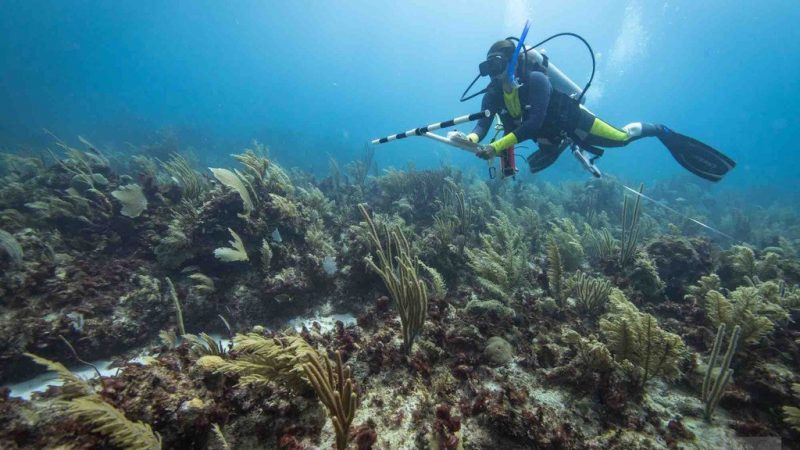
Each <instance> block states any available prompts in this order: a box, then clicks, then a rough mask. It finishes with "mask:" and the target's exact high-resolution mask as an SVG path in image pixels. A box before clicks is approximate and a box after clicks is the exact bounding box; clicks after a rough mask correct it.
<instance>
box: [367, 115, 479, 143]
mask: <svg viewBox="0 0 800 450" xmlns="http://www.w3.org/2000/svg"><path fill="white" fill-rule="evenodd" d="M491 115H492V113H491V111H489V110H488V109H487V110H485V111H481V112H476V113H474V114H469V115H466V116H461V117H456V118H455V119H450V120H445V121H444V122H438V123H432V124H430V125H428V126H426V127H419V128H414V129H412V130H408V131H405V132H403V133H399V134H393V135H391V136H386V137H382V138H380V139H375V140H373V141H372V143H373V144H385V143H386V142H391V141H395V140H397V139H403V138H407V137H409V136H423V135H425V133H427V132H429V131H434V130H438V129H440V128H448V127H452V126H455V125H459V124H462V123H464V122H472V121H473V120H478V119H481V118H484V117H489V116H491Z"/></svg>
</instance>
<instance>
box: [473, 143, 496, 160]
mask: <svg viewBox="0 0 800 450" xmlns="http://www.w3.org/2000/svg"><path fill="white" fill-rule="evenodd" d="M475 156H477V157H478V158H480V159H486V160H489V159H492V158H493V157H494V156H495V152H494V149H493V148H492V147H491V146H489V145H479V146H478V151H477V152H475Z"/></svg>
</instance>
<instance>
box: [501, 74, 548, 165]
mask: <svg viewBox="0 0 800 450" xmlns="http://www.w3.org/2000/svg"><path fill="white" fill-rule="evenodd" d="M525 83H526V84H527V95H528V97H527V98H524V99H520V102H521V103H522V104H523V105H526V107H528V109H527V111H526V112H525V116H526V117H525V120H524V121H523V122H522V124H521V125H520V126H519V127H517V128H516V129H515V130H514V131H512V132H511V133H506V135H505V136H503V137H502V138H501V139H498V140H496V141H494V142H493V143H492V144H491V145H492V147H493V148H494V151H495V152H496V153H498V154H499V153H501V152H502V151H504V150H506V149H507V148H509V147H511V146H512V145H514V144H516V143H518V142H522V141H525V140H528V139H533V138H534V137H536V134H537V133H538V132H539V129H540V128H541V127H542V124H543V123H544V118H545V116H546V115H547V105H548V104H550V92H552V90H553V86H552V84H550V80H549V79H548V78H547V75H545V74H543V73H541V72H530V73H529V74H528V76H527V77H526V80H525Z"/></svg>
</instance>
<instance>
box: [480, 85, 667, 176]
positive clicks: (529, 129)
mask: <svg viewBox="0 0 800 450" xmlns="http://www.w3.org/2000/svg"><path fill="white" fill-rule="evenodd" d="M520 82H521V83H522V86H521V87H519V88H518V90H517V91H516V92H512V93H511V94H506V93H504V92H503V88H502V85H501V83H500V82H499V81H496V80H493V81H492V82H491V83H490V84H489V87H488V90H487V91H486V94H484V96H483V101H482V103H481V107H482V109H484V110H486V109H488V110H490V111H492V112H495V113H497V114H499V115H500V120H501V121H502V123H503V126H504V128H505V131H504V133H505V134H508V133H514V135H515V136H516V141H517V142H522V141H524V140H526V139H533V140H535V141H536V143H537V144H538V146H539V152H543V153H541V154H540V155H539V156H542V157H541V158H536V160H537V163H536V164H534V163H533V162H532V161H531V159H529V163H530V164H531V170H533V171H534V172H538V171H539V170H542V169H544V168H545V167H547V166H549V165H550V164H552V163H553V162H555V160H556V158H557V157H558V155H559V153H560V150H563V148H564V147H563V146H560V145H559V144H560V143H561V138H562V137H563V136H564V134H565V135H566V137H569V138H570V139H572V141H573V142H575V143H576V144H578V145H579V146H581V147H582V148H586V149H588V150H589V151H593V150H594V151H593V152H597V150H596V149H592V147H595V146H597V147H622V146H624V145H627V144H628V143H630V142H633V141H634V140H636V139H639V138H642V137H646V136H658V135H659V134H661V133H662V132H663V127H662V126H661V125H653V124H641V128H638V124H637V127H633V128H631V129H628V128H629V127H631V126H630V125H629V126H628V127H626V130H628V131H623V130H621V129H619V128H616V127H614V126H611V125H609V124H608V123H606V122H604V121H602V120H600V119H599V118H597V117H596V116H595V115H594V114H592V113H591V112H589V111H588V110H587V109H585V108H583V107H581V106H580V105H579V103H578V102H577V101H576V100H575V99H573V98H571V97H569V96H568V95H566V94H563V93H561V92H559V91H556V90H555V89H553V86H552V84H551V83H550V80H549V79H548V78H547V75H545V74H544V73H542V72H538V71H529V72H528V73H527V74H524V75H523V76H522V77H521V79H520ZM493 119H494V116H493V115H492V116H490V117H486V118H482V119H480V120H479V121H478V123H477V124H476V125H475V128H474V129H473V131H472V133H475V134H477V135H478V138H479V139H478V140H479V141H480V140H483V138H484V137H486V134H487V133H488V131H489V128H490V127H491V126H492V121H493ZM539 152H537V153H539ZM534 166H535V167H534Z"/></svg>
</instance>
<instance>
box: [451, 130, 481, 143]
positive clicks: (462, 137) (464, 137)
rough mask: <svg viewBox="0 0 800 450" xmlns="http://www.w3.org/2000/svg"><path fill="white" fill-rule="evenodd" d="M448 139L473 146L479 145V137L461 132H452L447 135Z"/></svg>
mask: <svg viewBox="0 0 800 450" xmlns="http://www.w3.org/2000/svg"><path fill="white" fill-rule="evenodd" d="M447 139H450V140H451V141H460V142H471V143H473V144H477V143H478V135H477V134H475V133H470V134H464V133H462V132H460V131H451V132H449V133H447Z"/></svg>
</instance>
